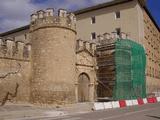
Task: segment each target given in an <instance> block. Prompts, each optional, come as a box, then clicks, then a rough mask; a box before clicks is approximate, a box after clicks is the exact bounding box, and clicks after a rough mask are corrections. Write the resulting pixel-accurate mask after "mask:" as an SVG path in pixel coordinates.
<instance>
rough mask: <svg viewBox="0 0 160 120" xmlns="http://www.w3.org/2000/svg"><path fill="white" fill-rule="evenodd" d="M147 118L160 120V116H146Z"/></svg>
mask: <svg viewBox="0 0 160 120" xmlns="http://www.w3.org/2000/svg"><path fill="white" fill-rule="evenodd" d="M146 116H147V117H150V118H155V119H160V116H159V117H158V116H152V115H146Z"/></svg>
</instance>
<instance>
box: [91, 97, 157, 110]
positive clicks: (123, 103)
mask: <svg viewBox="0 0 160 120" xmlns="http://www.w3.org/2000/svg"><path fill="white" fill-rule="evenodd" d="M157 102H160V97H151V98H143V99H142V98H138V99H135V100H119V101H112V102H95V103H94V108H93V109H94V110H106V109H112V108H124V107H130V106H135V105H144V104H151V103H157Z"/></svg>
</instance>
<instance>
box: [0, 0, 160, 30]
mask: <svg viewBox="0 0 160 120" xmlns="http://www.w3.org/2000/svg"><path fill="white" fill-rule="evenodd" d="M108 1H111V0H0V32H5V31H8V30H11V29H14V28H17V27H21V26H23V25H27V24H29V20H30V14H32V13H33V12H34V11H36V10H39V9H45V8H48V7H51V8H57V9H58V8H65V9H69V10H70V11H73V10H77V9H80V8H84V7H88V6H92V5H96V4H99V3H103V2H108ZM148 8H149V10H150V11H151V13H152V15H153V16H154V18H155V20H156V21H157V24H159V26H160V0H148Z"/></svg>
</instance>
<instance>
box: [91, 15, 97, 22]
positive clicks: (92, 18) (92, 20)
mask: <svg viewBox="0 0 160 120" xmlns="http://www.w3.org/2000/svg"><path fill="white" fill-rule="evenodd" d="M95 23H96V17H95V16H93V17H91V24H95Z"/></svg>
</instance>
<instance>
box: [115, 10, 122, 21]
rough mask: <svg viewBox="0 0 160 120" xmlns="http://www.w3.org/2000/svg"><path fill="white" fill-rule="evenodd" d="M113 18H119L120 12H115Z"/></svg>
mask: <svg viewBox="0 0 160 120" xmlns="http://www.w3.org/2000/svg"><path fill="white" fill-rule="evenodd" d="M115 17H116V19H118V18H120V17H121V14H120V11H117V12H115Z"/></svg>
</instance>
